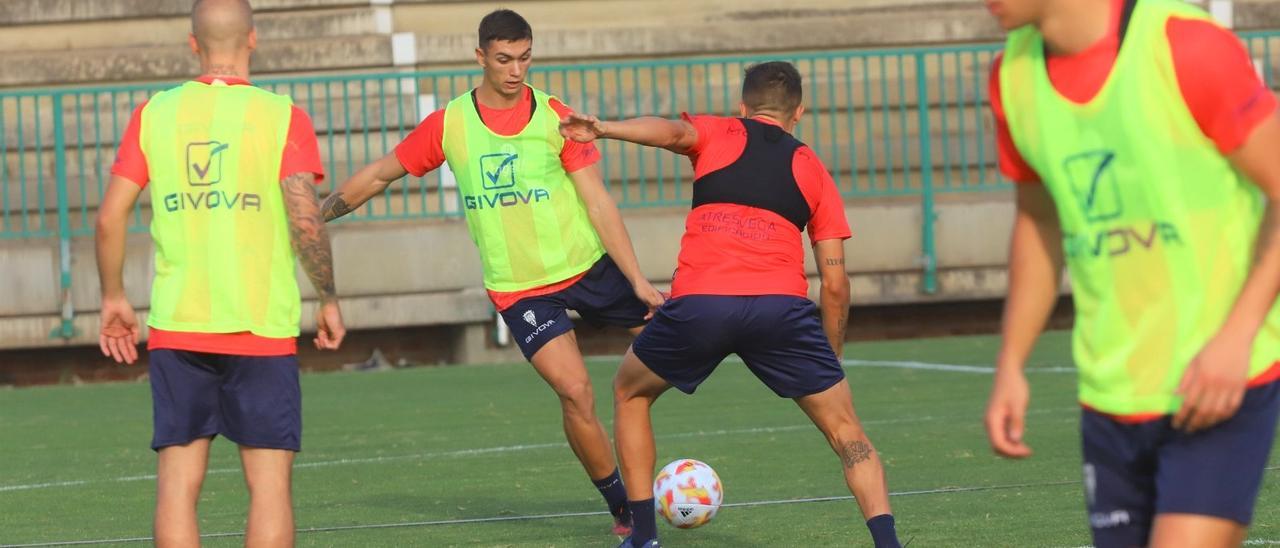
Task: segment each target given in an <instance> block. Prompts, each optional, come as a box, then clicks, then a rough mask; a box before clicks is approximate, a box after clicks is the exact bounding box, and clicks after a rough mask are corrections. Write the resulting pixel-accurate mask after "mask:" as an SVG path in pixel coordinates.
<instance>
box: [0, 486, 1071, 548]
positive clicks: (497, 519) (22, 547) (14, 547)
mask: <svg viewBox="0 0 1280 548" xmlns="http://www.w3.org/2000/svg"><path fill="white" fill-rule="evenodd" d="M1077 483H1079V482H1075V481H1072V482H1046V483H1021V484H1012V485H990V486H973V487H941V488H938V489H921V490H916V491H902V492H898V493H890V494H889V496H893V497H906V496H917V495H937V494H944V493H973V492H981V491H1000V490H1008V489H1025V488H1032V487H1056V486H1060V485H1068V484H1070V485H1075V484H1077ZM844 500H853V497H852V496H849V495H844V496H837V497H816V498H802V499H778V500H759V501H748V502H736V503H729V504H725V505H723V506H724V507H726V508H735V507H741V508H752V507H759V506H778V505H784V504H805V503H816V502H834V501H844ZM608 514H609V513H608V512H602V511H597V512H565V513H561V514H531V515H523V516H493V517H485V518H462V519H443V520H431V521H409V522H400V523H371V524H366V525H337V526H331V527H309V528H305V529H298V531H297V532H298V533H330V532H337V531H360V530H370V529H397V528H407V527H433V526H441V525H474V524H481V523H501V522H510V521H537V520H548V519H564V518H576V517H588V516H605V515H608ZM243 535H244V533H210V534H204V535H200V536H201V537H202V538H221V537H239V536H243ZM151 540H152V538H151V537H132V538H120V539H103V540H77V541H68V542H46V543H39V544H5V545H0V548H37V547H45V546H71V545H84V544H108V543H126V542H149V541H151Z"/></svg>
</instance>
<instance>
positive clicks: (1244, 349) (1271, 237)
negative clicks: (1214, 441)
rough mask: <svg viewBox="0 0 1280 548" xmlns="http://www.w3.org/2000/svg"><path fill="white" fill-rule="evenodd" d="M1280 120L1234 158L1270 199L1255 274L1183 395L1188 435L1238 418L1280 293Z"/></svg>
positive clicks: (1193, 367) (1267, 124) (1194, 365)
mask: <svg viewBox="0 0 1280 548" xmlns="http://www.w3.org/2000/svg"><path fill="white" fill-rule="evenodd" d="M1278 150H1280V117H1277V116H1276V115H1274V114H1273V115H1272V116H1271V117H1270V118H1268V119H1267V120H1266V121H1264V122H1262V123H1261V124H1260V125H1259V126H1258V127H1257V128H1256V129H1254V130H1253V132H1252V133H1251V134H1250V135H1249V138H1248V139H1246V140H1245V142H1244V145H1243V146H1241V147H1240V148H1239V149H1237V150H1236V151H1235V152H1233V153H1231V155H1230V156H1228V159H1230V160H1231V163H1232V164H1233V165H1235V167H1236V169H1238V170H1239V171H1240V172H1241V173H1243V174H1244V175H1245V176H1246V177H1247V178H1248V179H1249V180H1250V181H1253V182H1254V184H1256V185H1258V187H1259V188H1260V189H1262V192H1263V194H1264V195H1266V198H1267V208H1266V212H1265V214H1264V216H1263V219H1262V225H1261V226H1260V227H1258V239H1257V243H1256V244H1255V251H1254V262H1253V269H1252V270H1251V271H1250V272H1249V277H1248V279H1247V280H1246V281H1245V284H1244V288H1243V289H1241V291H1240V295H1239V296H1237V297H1236V302H1235V305H1234V306H1233V307H1232V309H1231V313H1230V314H1229V315H1228V316H1227V320H1226V322H1225V323H1224V324H1223V326H1222V328H1221V329H1220V330H1219V331H1218V334H1217V335H1215V336H1214V337H1213V339H1211V340H1210V341H1209V343H1208V344H1206V345H1205V347H1204V349H1203V350H1201V351H1200V353H1199V354H1198V355H1197V356H1196V357H1195V359H1193V360H1192V361H1191V364H1190V365H1189V366H1188V367H1187V372H1186V373H1185V374H1184V375H1183V379H1182V383H1181V384H1180V385H1179V386H1178V395H1180V396H1182V397H1183V403H1182V407H1181V408H1180V409H1179V410H1178V412H1177V414H1175V415H1174V419H1173V425H1174V427H1177V428H1182V429H1185V430H1187V431H1192V432H1194V431H1197V430H1203V429H1205V428H1209V427H1210V426H1213V425H1215V424H1218V423H1219V422H1222V421H1224V420H1227V419H1229V418H1231V417H1232V416H1234V415H1235V414H1236V411H1237V410H1239V408H1240V403H1241V402H1242V401H1243V400H1244V393H1245V390H1246V386H1247V383H1248V376H1249V365H1250V361H1251V360H1252V357H1253V340H1254V338H1255V337H1256V336H1257V334H1258V330H1260V329H1261V328H1262V325H1263V323H1264V322H1265V321H1266V318H1267V314H1268V313H1269V312H1270V311H1271V308H1272V306H1273V305H1274V304H1275V302H1276V297H1277V295H1278V294H1280V154H1277V153H1276V151H1278Z"/></svg>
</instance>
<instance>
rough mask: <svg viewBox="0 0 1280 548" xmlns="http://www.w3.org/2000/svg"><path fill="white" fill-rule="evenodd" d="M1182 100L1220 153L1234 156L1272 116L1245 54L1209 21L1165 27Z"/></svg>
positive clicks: (1271, 99) (1272, 106) (1172, 22)
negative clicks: (1255, 129) (1259, 125)
mask: <svg viewBox="0 0 1280 548" xmlns="http://www.w3.org/2000/svg"><path fill="white" fill-rule="evenodd" d="M1165 33H1166V34H1167V35H1168V37H1169V49H1170V51H1171V52H1172V54H1173V68H1174V72H1176V73H1177V76H1178V87H1179V88H1180V89H1181V90H1182V97H1183V99H1184V100H1185V101H1186V103H1187V107H1188V108H1189V109H1190V110H1191V115H1192V116H1193V117H1194V118H1195V119H1196V124H1198V125H1199V126H1200V130H1201V131H1203V132H1204V134H1205V135H1206V136H1208V137H1209V139H1211V140H1213V142H1214V144H1216V145H1217V146H1218V151H1219V152H1221V153H1223V154H1230V153H1232V152H1235V150H1236V149H1238V148H1240V146H1241V145H1243V144H1244V142H1245V140H1246V139H1248V138H1249V135H1250V134H1252V133H1253V130H1254V128H1256V127H1258V124H1260V123H1261V122H1262V121H1263V120H1265V119H1267V117H1269V116H1271V115H1272V114H1273V113H1275V111H1276V98H1275V96H1274V95H1272V94H1271V90H1269V89H1267V86H1266V85H1265V84H1263V83H1262V79H1261V78H1259V77H1258V73H1257V71H1256V70H1255V69H1254V67H1253V62H1252V61H1251V60H1250V59H1249V52H1248V50H1246V49H1245V47H1244V44H1243V43H1241V42H1240V40H1239V39H1238V38H1236V36H1235V35H1234V34H1232V33H1231V31H1229V30H1227V29H1224V28H1222V27H1220V26H1218V25H1217V23H1214V22H1212V21H1206V20H1201V19H1182V18H1177V17H1174V18H1170V19H1169V22H1168V23H1167V24H1166V26H1165Z"/></svg>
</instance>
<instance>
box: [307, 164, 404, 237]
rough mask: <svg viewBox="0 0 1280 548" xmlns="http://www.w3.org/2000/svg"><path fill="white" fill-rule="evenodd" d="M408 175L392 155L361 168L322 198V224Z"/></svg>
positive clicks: (349, 211)
mask: <svg viewBox="0 0 1280 548" xmlns="http://www.w3.org/2000/svg"><path fill="white" fill-rule="evenodd" d="M408 174H409V172H408V171H407V170H406V169H405V168H404V166H402V165H400V160H399V159H398V158H396V155H395V153H391V154H388V155H386V156H383V157H382V158H381V159H379V160H378V161H376V162H374V163H372V164H369V165H367V166H364V167H363V168H360V171H357V172H356V173H355V175H352V176H351V178H350V179H347V180H346V181H343V182H342V184H341V185H338V188H336V189H334V190H333V193H332V194H330V195H329V197H328V198H325V200H324V204H323V205H322V206H321V207H320V211H321V212H322V213H323V214H324V221H325V222H329V221H332V220H334V219H337V218H338V217H341V216H343V215H346V214H348V213H351V212H352V211H355V210H356V209H358V208H359V207H360V206H362V205H364V203H365V202H367V201H369V198H372V197H374V196H377V195H379V194H382V191H384V190H386V189H387V187H388V186H391V183H393V182H395V181H397V180H399V179H401V178H402V177H404V176H405V175H408Z"/></svg>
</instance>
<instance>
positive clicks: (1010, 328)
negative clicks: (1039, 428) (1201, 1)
mask: <svg viewBox="0 0 1280 548" xmlns="http://www.w3.org/2000/svg"><path fill="white" fill-rule="evenodd" d="M987 4H988V7H989V8H990V10H991V12H992V13H993V14H994V15H995V17H996V18H997V19H998V20H999V22H1000V25H1001V26H1003V27H1004V28H1006V29H1009V31H1010V33H1009V38H1008V43H1007V45H1006V48H1005V52H1004V56H1003V58H1002V59H1001V60H1000V61H998V62H997V64H996V67H995V68H994V70H993V72H992V76H991V101H992V108H993V109H994V111H995V117H996V120H997V127H998V128H999V131H998V137H999V148H1000V167H1001V169H1002V171H1003V172H1004V173H1005V174H1006V175H1007V176H1009V177H1010V178H1011V179H1013V180H1014V181H1017V183H1018V184H1017V185H1016V188H1017V214H1016V218H1015V223H1014V228H1013V239H1012V244H1011V249H1010V256H1009V265H1010V266H1009V270H1010V286H1009V296H1008V301H1007V303H1006V305H1005V317H1004V328H1003V344H1002V347H1001V350H1000V355H999V358H998V360H997V361H998V363H997V371H996V376H995V382H994V386H993V388H992V393H991V399H990V402H989V405H988V409H987V414H986V427H987V433H988V436H989V438H990V442H991V446H992V447H993V448H994V449H995V451H996V452H997V453H998V454H1000V455H1003V456H1006V457H1011V458H1024V457H1028V456H1030V455H1031V449H1030V448H1029V447H1028V446H1027V444H1026V441H1025V439H1024V435H1025V416H1026V408H1027V404H1028V400H1029V390H1028V386H1027V381H1026V377H1025V375H1024V373H1023V368H1024V365H1025V363H1026V360H1027V355H1028V353H1029V352H1030V350H1031V348H1032V346H1033V344H1034V342H1035V339H1036V337H1037V336H1038V335H1039V333H1040V332H1041V330H1042V329H1043V328H1044V326H1045V322H1046V320H1047V318H1048V317H1049V314H1050V311H1051V309H1052V308H1053V304H1054V302H1055V301H1056V299H1057V295H1058V288H1059V286H1060V285H1059V284H1060V281H1061V279H1062V278H1061V272H1062V267H1063V264H1064V263H1065V264H1066V266H1067V267H1068V268H1069V270H1070V273H1071V285H1072V288H1073V296H1074V300H1075V304H1076V307H1075V308H1076V325H1075V333H1074V356H1075V361H1076V364H1077V366H1078V368H1079V375H1080V389H1079V398H1080V402H1081V404H1082V406H1083V408H1084V410H1083V416H1082V418H1081V434H1082V438H1083V445H1084V480H1085V481H1084V483H1085V494H1086V502H1087V505H1088V512H1089V523H1090V525H1091V527H1092V530H1093V538H1094V543H1095V544H1096V545H1097V546H1099V547H1110V546H1146V545H1151V546H1161V547H1165V546H1188V547H1191V546H1194V547H1217V546H1239V545H1240V544H1241V543H1242V542H1243V541H1244V539H1245V536H1246V533H1247V527H1248V524H1249V521H1250V518H1251V516H1252V512H1253V505H1254V502H1255V501H1256V498H1257V495H1258V490H1259V487H1260V484H1261V482H1262V476H1263V469H1264V467H1265V465H1266V463H1267V459H1268V453H1269V452H1270V450H1271V445H1272V440H1273V439H1274V436H1275V429H1276V417H1277V412H1278V411H1280V385H1277V383H1276V382H1275V381H1276V379H1277V377H1280V367H1278V365H1277V359H1280V311H1277V309H1276V307H1275V301H1276V295H1277V291H1280V238H1278V236H1280V234H1278V232H1280V223H1278V221H1277V210H1276V207H1275V205H1276V199H1277V198H1280V153H1278V152H1277V151H1280V121H1277V118H1276V100H1275V98H1274V97H1273V96H1272V94H1271V93H1270V91H1269V90H1268V89H1267V88H1266V87H1265V86H1264V85H1263V84H1262V82H1260V81H1259V78H1258V76H1257V74H1256V72H1255V71H1254V68H1253V67H1252V66H1251V64H1250V61H1249V56H1248V54H1247V52H1246V50H1245V48H1244V47H1243V45H1242V44H1241V43H1240V42H1239V40H1238V39H1236V38H1235V37H1234V36H1233V35H1232V34H1231V33H1230V32H1229V31H1227V30H1225V29H1223V28H1221V27H1219V26H1218V25H1216V24H1215V23H1214V22H1213V21H1211V20H1210V19H1209V18H1208V16H1206V15H1205V14H1204V13H1203V12H1201V11H1200V10H1199V9H1197V8H1194V7H1190V6H1188V5H1186V4H1184V3H1183V2H1180V1H1175V0H1141V1H1137V2H1135V1H1133V0H1129V1H1124V0H1056V1H1055V0H988V2H987Z"/></svg>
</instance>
